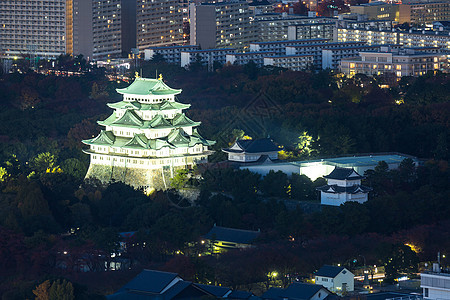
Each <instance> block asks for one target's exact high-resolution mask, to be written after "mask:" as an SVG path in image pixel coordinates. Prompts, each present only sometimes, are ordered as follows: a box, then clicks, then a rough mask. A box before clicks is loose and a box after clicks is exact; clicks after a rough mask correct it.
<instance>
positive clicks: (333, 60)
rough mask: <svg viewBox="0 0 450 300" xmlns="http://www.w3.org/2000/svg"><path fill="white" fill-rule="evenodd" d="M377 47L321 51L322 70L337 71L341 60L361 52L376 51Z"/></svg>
mask: <svg viewBox="0 0 450 300" xmlns="http://www.w3.org/2000/svg"><path fill="white" fill-rule="evenodd" d="M378 49H379V47H378V46H367V45H366V46H358V47H340V48H328V47H324V48H323V49H322V55H321V57H322V69H324V70H325V69H331V70H338V69H339V64H340V62H341V60H342V59H344V58H350V57H354V56H356V55H358V53H359V52H362V51H370V50H378Z"/></svg>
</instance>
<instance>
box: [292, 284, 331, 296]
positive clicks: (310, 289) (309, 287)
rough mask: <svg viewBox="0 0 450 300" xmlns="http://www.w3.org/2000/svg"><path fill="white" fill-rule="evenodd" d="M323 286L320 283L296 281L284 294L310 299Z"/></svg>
mask: <svg viewBox="0 0 450 300" xmlns="http://www.w3.org/2000/svg"><path fill="white" fill-rule="evenodd" d="M323 288H324V287H323V286H321V285H319V284H310V283H301V282H295V283H292V284H291V285H289V286H288V287H287V289H286V291H285V294H284V296H285V297H287V298H293V299H310V298H312V296H314V295H315V294H316V293H317V292H318V291H320V290H321V289H323Z"/></svg>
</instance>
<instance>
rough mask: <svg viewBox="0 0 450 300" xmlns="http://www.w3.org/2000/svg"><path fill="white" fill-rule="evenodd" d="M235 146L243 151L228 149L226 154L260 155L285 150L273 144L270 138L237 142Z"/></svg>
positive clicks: (225, 150)
mask: <svg viewBox="0 0 450 300" xmlns="http://www.w3.org/2000/svg"><path fill="white" fill-rule="evenodd" d="M235 145H237V146H239V147H240V148H241V149H242V150H239V149H231V148H226V149H223V151H224V152H233V153H243V152H246V153H260V152H273V151H280V150H283V149H282V148H279V147H278V146H277V145H275V144H274V143H273V141H272V140H271V139H269V138H265V139H259V140H237V141H236V143H235Z"/></svg>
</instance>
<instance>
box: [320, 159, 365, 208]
mask: <svg viewBox="0 0 450 300" xmlns="http://www.w3.org/2000/svg"><path fill="white" fill-rule="evenodd" d="M324 178H325V179H326V180H327V185H324V186H320V187H318V188H317V190H318V191H320V204H322V205H332V206H340V205H341V204H344V203H345V202H348V201H356V202H358V203H364V202H366V201H367V199H368V194H369V192H370V191H371V190H372V189H371V188H370V187H366V186H363V185H361V179H363V178H364V176H361V175H359V174H358V173H357V172H356V171H355V170H354V169H353V168H339V167H335V168H334V170H333V171H332V172H331V173H330V174H328V175H326V176H324Z"/></svg>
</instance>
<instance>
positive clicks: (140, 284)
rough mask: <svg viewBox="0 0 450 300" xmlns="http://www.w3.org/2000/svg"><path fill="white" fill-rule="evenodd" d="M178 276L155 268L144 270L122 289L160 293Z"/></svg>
mask: <svg viewBox="0 0 450 300" xmlns="http://www.w3.org/2000/svg"><path fill="white" fill-rule="evenodd" d="M177 277H178V274H176V273H169V272H161V271H155V270H143V271H142V272H141V273H139V274H138V275H137V276H136V277H134V278H133V279H132V280H131V281H130V282H128V283H127V284H126V285H125V286H124V287H122V288H121V289H120V290H119V292H121V291H128V290H134V291H142V292H148V293H155V294H159V293H160V292H161V291H162V290H163V289H164V288H165V287H166V286H167V285H168V284H169V283H171V282H172V281H173V280H174V279H175V278H177Z"/></svg>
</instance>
